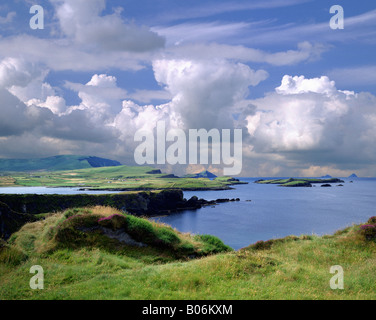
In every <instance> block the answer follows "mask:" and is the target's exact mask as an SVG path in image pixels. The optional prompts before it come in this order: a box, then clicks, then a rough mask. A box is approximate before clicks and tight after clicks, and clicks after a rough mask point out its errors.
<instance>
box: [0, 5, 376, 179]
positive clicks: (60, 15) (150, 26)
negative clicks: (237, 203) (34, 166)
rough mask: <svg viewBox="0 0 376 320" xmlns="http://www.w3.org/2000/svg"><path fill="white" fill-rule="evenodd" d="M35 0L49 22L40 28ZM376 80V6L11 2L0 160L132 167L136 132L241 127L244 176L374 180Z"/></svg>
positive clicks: (178, 169) (193, 168) (0, 53)
mask: <svg viewBox="0 0 376 320" xmlns="http://www.w3.org/2000/svg"><path fill="white" fill-rule="evenodd" d="M35 4H37V5H40V6H41V7H42V8H43V9H44V29H32V28H31V27H30V19H32V17H33V16H34V14H31V13H30V8H31V7H32V6H33V5H35ZM333 5H340V6H342V8H343V11H344V29H332V28H331V27H330V20H331V19H332V17H333V16H334V14H333V13H330V8H331V7H332V6H333ZM375 84H376V5H375V3H374V1H365V0H362V1H349V0H341V1H338V0H332V1H330V0H329V1H328V0H326V1H322V0H319V1H317V0H315V1H311V0H270V1H262V0H253V1H249V0H243V1H240V0H239V1H227V0H215V1H212V0H210V1H203V0H201V1H198V0H188V1H182V0H137V1H136V0H126V1H120V0H107V1H106V0H39V1H37V0H35V1H30V0H15V1H8V0H6V1H2V2H1V4H0V111H1V117H0V158H39V157H48V156H53V155H59V154H81V155H95V156H99V157H105V158H109V159H114V160H118V161H120V162H121V163H123V164H127V165H134V164H135V160H134V151H135V148H136V147H137V146H138V144H139V142H135V141H134V136H135V132H137V131H138V130H141V129H154V128H156V125H157V123H158V121H165V123H166V125H167V127H168V128H167V129H174V128H180V129H183V130H185V132H188V131H189V129H206V130H210V129H212V128H216V129H218V130H221V129H231V130H235V129H241V130H242V132H243V148H242V153H243V158H242V172H241V173H240V176H249V177H263V176H265V177H272V176H283V177H284V176H312V177H316V176H322V175H326V174H330V175H333V176H340V177H344V176H348V175H350V174H351V173H353V172H355V173H356V174H358V175H359V176H364V177H367V176H368V177H369V176H376V148H375V146H376V130H375V128H376V86H375ZM156 167H159V168H162V169H163V170H164V171H165V172H173V173H176V174H183V173H192V172H198V171H201V170H202V169H209V170H210V171H213V172H214V173H217V174H221V169H222V167H223V166H221V165H200V164H198V165H194V164H191V165H170V164H168V163H167V164H166V165H156Z"/></svg>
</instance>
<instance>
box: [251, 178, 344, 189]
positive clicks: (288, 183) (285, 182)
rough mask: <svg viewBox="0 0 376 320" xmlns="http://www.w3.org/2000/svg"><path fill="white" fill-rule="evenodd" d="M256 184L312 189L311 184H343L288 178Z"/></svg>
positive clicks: (336, 181) (327, 180)
mask: <svg viewBox="0 0 376 320" xmlns="http://www.w3.org/2000/svg"><path fill="white" fill-rule="evenodd" d="M255 183H258V184H277V185H279V186H281V187H312V184H316V183H321V184H323V186H330V183H344V181H343V180H341V179H338V178H331V179H305V178H298V179H295V178H290V179H274V180H262V179H261V180H257V181H255Z"/></svg>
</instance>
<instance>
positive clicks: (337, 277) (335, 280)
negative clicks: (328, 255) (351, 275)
mask: <svg viewBox="0 0 376 320" xmlns="http://www.w3.org/2000/svg"><path fill="white" fill-rule="evenodd" d="M330 273H331V274H334V276H333V277H332V278H331V279H330V282H329V284H330V288H331V289H332V290H338V289H339V290H343V289H344V288H345V287H344V272H343V268H342V267H341V266H332V267H331V268H330Z"/></svg>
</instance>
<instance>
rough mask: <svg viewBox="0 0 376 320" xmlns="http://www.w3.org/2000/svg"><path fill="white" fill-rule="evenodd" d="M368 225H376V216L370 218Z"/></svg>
mask: <svg viewBox="0 0 376 320" xmlns="http://www.w3.org/2000/svg"><path fill="white" fill-rule="evenodd" d="M367 224H376V216H374V217H371V218H369V219H368V221H367Z"/></svg>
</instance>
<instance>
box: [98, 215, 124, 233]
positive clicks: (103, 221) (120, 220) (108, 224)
mask: <svg viewBox="0 0 376 320" xmlns="http://www.w3.org/2000/svg"><path fill="white" fill-rule="evenodd" d="M126 223H127V221H126V217H124V216H122V215H120V214H113V215H111V216H108V217H104V218H100V219H99V220H98V224H99V225H101V226H102V227H105V228H111V229H112V230H119V229H121V228H124V226H125V225H126Z"/></svg>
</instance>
